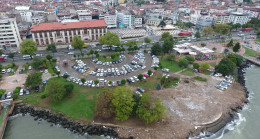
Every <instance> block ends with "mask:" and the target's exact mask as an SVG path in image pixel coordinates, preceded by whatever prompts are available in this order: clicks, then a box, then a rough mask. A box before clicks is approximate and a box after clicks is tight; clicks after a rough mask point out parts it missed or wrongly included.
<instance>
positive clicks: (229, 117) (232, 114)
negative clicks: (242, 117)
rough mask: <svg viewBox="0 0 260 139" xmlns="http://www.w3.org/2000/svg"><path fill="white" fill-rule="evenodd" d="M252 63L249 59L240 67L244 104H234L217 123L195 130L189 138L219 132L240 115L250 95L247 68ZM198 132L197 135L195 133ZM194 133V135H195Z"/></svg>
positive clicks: (208, 135)
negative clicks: (246, 83)
mask: <svg viewBox="0 0 260 139" xmlns="http://www.w3.org/2000/svg"><path fill="white" fill-rule="evenodd" d="M251 65H252V63H250V62H249V61H245V62H244V63H243V64H242V65H241V66H240V67H238V68H237V69H238V83H239V84H240V85H241V86H243V88H244V92H245V96H246V99H245V100H244V102H243V104H242V105H239V104H237V105H236V106H234V107H233V108H231V109H230V111H229V112H228V113H226V114H223V116H222V118H221V119H220V120H218V121H217V122H216V123H212V125H211V126H210V127H204V128H203V129H202V130H201V131H200V132H199V133H198V132H193V133H191V134H190V136H189V137H187V139H188V138H190V137H194V136H195V137H199V136H200V133H202V132H203V133H204V135H203V137H205V136H206V137H210V136H211V135H213V134H214V133H216V132H218V131H219V130H221V129H222V128H224V127H225V126H226V125H227V124H228V123H229V122H231V121H233V120H234V119H235V118H237V117H238V113H239V111H241V110H242V109H243V106H244V104H247V103H248V102H249V101H248V96H249V91H248V90H247V88H246V86H245V75H244V74H245V70H246V69H247V68H250V67H251ZM194 134H197V135H194ZM193 135H194V136H193Z"/></svg>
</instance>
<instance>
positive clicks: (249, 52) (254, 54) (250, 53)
mask: <svg viewBox="0 0 260 139" xmlns="http://www.w3.org/2000/svg"><path fill="white" fill-rule="evenodd" d="M244 48H245V50H246V52H245V55H246V56H253V57H255V56H258V55H259V53H258V52H256V51H254V50H251V49H249V48H246V47H244Z"/></svg>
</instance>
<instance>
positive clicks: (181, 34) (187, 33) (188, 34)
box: [178, 32, 192, 36]
mask: <svg viewBox="0 0 260 139" xmlns="http://www.w3.org/2000/svg"><path fill="white" fill-rule="evenodd" d="M178 35H179V36H191V35H192V33H191V32H180V33H179V34H178Z"/></svg>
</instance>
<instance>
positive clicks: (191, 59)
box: [186, 56, 195, 63]
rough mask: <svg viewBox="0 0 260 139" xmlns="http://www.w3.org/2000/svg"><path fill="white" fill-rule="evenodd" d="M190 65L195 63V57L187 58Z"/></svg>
mask: <svg viewBox="0 0 260 139" xmlns="http://www.w3.org/2000/svg"><path fill="white" fill-rule="evenodd" d="M186 59H187V60H188V61H189V62H190V63H193V62H194V61H195V59H194V57H192V56H187V58H186Z"/></svg>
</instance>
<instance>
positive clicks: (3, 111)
mask: <svg viewBox="0 0 260 139" xmlns="http://www.w3.org/2000/svg"><path fill="white" fill-rule="evenodd" d="M5 113H6V108H4V109H3V110H2V114H1V117H0V125H2V122H3V119H4V116H5Z"/></svg>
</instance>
